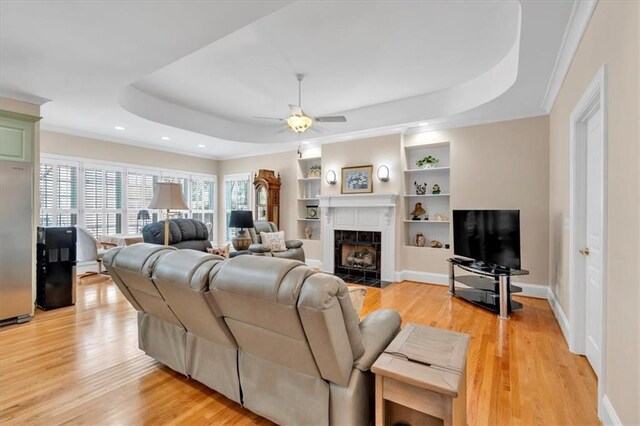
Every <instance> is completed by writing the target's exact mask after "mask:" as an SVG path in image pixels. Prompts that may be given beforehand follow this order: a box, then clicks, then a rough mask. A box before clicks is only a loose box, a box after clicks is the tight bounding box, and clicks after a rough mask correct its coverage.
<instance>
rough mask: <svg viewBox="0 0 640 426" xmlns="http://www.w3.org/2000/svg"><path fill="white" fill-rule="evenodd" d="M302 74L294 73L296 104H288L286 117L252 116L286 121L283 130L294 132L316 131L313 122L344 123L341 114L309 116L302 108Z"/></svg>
mask: <svg viewBox="0 0 640 426" xmlns="http://www.w3.org/2000/svg"><path fill="white" fill-rule="evenodd" d="M303 78H304V74H296V79H297V80H298V105H289V111H290V112H291V115H290V116H289V117H287V118H276V117H253V118H260V119H263V120H278V121H282V122H285V123H287V126H288V127H286V128H285V130H293V131H294V132H296V133H304V132H306V131H307V130H313V131H317V129H316V128H314V127H313V126H314V123H345V122H346V121H347V119H346V118H345V117H344V116H343V115H334V116H328V117H310V116H308V115H307V114H305V113H304V111H303V110H302V79H303ZM316 127H317V126H316Z"/></svg>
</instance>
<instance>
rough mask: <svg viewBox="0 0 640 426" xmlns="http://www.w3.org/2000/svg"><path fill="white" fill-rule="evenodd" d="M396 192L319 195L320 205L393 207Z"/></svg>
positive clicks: (396, 196) (396, 195)
mask: <svg viewBox="0 0 640 426" xmlns="http://www.w3.org/2000/svg"><path fill="white" fill-rule="evenodd" d="M396 198H398V194H396V193H395V192H389V193H377V194H341V195H340V194H338V195H320V196H318V201H319V205H320V207H395V206H396Z"/></svg>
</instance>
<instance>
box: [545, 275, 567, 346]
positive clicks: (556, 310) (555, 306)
mask: <svg viewBox="0 0 640 426" xmlns="http://www.w3.org/2000/svg"><path fill="white" fill-rule="evenodd" d="M547 300H548V301H549V305H550V306H551V310H552V311H553V315H554V316H555V317H556V321H557V322H558V325H559V326H560V330H562V335H563V336H564V340H565V341H566V342H567V347H568V346H569V330H571V327H569V320H568V319H567V316H566V315H565V314H564V311H563V310H562V306H560V302H558V299H556V295H555V293H554V292H553V290H552V289H551V287H549V288H548V293H547Z"/></svg>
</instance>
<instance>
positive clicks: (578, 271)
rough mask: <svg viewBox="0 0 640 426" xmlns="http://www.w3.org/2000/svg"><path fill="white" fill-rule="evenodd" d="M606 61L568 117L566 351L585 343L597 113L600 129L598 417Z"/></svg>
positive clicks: (604, 299)
mask: <svg viewBox="0 0 640 426" xmlns="http://www.w3.org/2000/svg"><path fill="white" fill-rule="evenodd" d="M607 92H608V90H607V64H604V65H602V67H601V68H600V69H599V70H598V72H597V73H596V75H595V77H594V79H593V80H592V81H591V83H590V84H589V86H588V87H587V89H586V90H585V92H584V94H583V95H582V97H581V98H580V100H579V101H578V103H577V104H576V107H575V108H574V110H573V112H572V113H571V116H570V118H569V155H570V167H569V173H570V177H569V195H570V198H569V224H570V226H569V318H570V320H569V350H570V351H571V352H573V353H577V354H582V355H584V354H585V351H586V346H585V339H586V287H585V285H584V283H585V281H586V277H585V260H584V256H582V255H580V254H579V253H578V250H579V249H580V248H582V247H584V246H585V239H586V235H585V229H586V214H585V212H586V196H587V180H586V171H587V150H586V142H587V135H588V132H587V123H588V121H589V119H590V118H592V117H593V116H594V115H595V114H600V119H601V123H602V126H601V131H602V144H603V151H602V152H603V156H602V163H603V164H602V166H603V168H602V170H603V182H602V199H603V203H602V209H601V212H600V213H601V218H602V228H601V229H602V300H601V301H600V303H601V313H602V318H601V327H602V337H601V338H602V340H601V342H600V348H601V350H600V374H599V377H598V414H599V416H600V418H602V413H603V411H602V399H603V396H604V384H605V374H606V341H607V339H606V336H607V329H606V317H607V252H608V250H607V244H608V241H607V203H608V190H607V180H608V179H607V146H608V138H607V135H608V122H607V118H608V93H607Z"/></svg>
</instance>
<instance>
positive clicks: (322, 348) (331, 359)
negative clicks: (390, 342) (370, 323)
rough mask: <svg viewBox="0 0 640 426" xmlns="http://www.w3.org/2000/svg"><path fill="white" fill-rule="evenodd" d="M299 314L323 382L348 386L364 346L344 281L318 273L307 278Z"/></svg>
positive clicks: (301, 296)
mask: <svg viewBox="0 0 640 426" xmlns="http://www.w3.org/2000/svg"><path fill="white" fill-rule="evenodd" d="M298 312H299V314H300V319H301V321H302V325H303V327H304V331H305V334H306V336H307V339H308V341H309V345H310V346H311V350H312V352H313V356H314V358H315V360H316V363H317V365H318V368H319V370H320V373H321V375H322V378H324V379H325V380H328V381H330V382H333V383H336V384H338V385H341V386H348V384H349V378H350V377H351V370H352V369H353V363H354V361H355V360H356V359H358V358H360V357H361V356H362V354H363V353H364V344H363V342H362V336H361V335H360V327H359V322H360V321H359V319H358V317H357V316H356V312H355V309H354V308H353V304H352V303H351V298H350V297H349V290H348V288H347V286H346V285H345V283H344V281H342V280H341V279H340V278H338V277H335V276H333V275H328V274H321V273H318V274H314V275H312V276H310V277H309V278H307V280H306V281H305V283H304V285H303V286H302V291H301V292H300V298H299V300H298Z"/></svg>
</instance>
